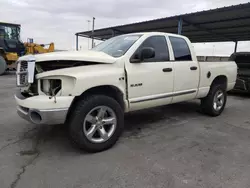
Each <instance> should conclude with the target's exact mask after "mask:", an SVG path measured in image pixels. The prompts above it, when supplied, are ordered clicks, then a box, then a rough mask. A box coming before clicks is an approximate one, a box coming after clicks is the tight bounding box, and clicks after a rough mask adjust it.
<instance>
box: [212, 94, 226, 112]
mask: <svg viewBox="0 0 250 188" xmlns="http://www.w3.org/2000/svg"><path fill="white" fill-rule="evenodd" d="M224 102H225V96H224V93H223V92H222V91H221V90H218V91H217V92H216V93H215V95H214V104H213V107H214V110H216V111H219V110H221V108H222V107H223V105H224Z"/></svg>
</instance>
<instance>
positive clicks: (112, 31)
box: [111, 29, 115, 37]
mask: <svg viewBox="0 0 250 188" xmlns="http://www.w3.org/2000/svg"><path fill="white" fill-rule="evenodd" d="M111 33H112V37H114V36H115V31H114V30H113V29H111Z"/></svg>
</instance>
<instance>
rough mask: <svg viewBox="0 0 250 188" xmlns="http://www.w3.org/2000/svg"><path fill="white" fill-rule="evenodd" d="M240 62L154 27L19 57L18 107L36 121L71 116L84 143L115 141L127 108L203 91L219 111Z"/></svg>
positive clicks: (95, 148)
mask: <svg viewBox="0 0 250 188" xmlns="http://www.w3.org/2000/svg"><path fill="white" fill-rule="evenodd" d="M236 75H237V66H236V64H235V62H233V61H231V62H198V61H197V58H196V55H195V52H194V50H193V46H192V44H191V42H190V41H189V39H188V38H186V37H184V36H180V35H175V34H168V33H160V32H149V33H133V34H126V35H120V36H116V37H114V38H111V39H109V40H106V41H104V42H102V43H101V44H99V45H98V46H96V47H95V48H93V49H92V50H89V51H74V52H54V53H48V54H40V55H35V56H23V57H20V58H19V60H18V61H17V86H18V87H19V89H18V90H17V93H16V95H15V99H16V103H17V112H18V114H19V115H20V116H21V117H22V118H24V119H26V120H28V121H29V122H32V123H35V124H66V125H67V126H68V128H69V135H70V138H71V139H72V141H73V142H74V143H75V144H76V145H77V146H78V147H79V148H81V149H84V150H86V151H89V152H99V151H103V150H105V149H108V148H110V147H112V146H113V145H114V144H115V143H116V141H117V140H118V138H119V137H120V135H121V133H122V131H123V126H124V123H123V122H124V113H126V112H131V111H136V110H141V109H146V108H151V107H156V106H161V105H168V104H172V103H177V102H182V101H187V100H193V99H200V100H201V109H202V111H203V112H204V113H206V114H208V115H211V116H218V115H220V114H221V112H222V111H223V109H224V107H225V104H226V100H227V91H229V90H231V89H233V88H234V85H235V82H236Z"/></svg>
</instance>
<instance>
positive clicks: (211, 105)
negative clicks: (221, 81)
mask: <svg viewBox="0 0 250 188" xmlns="http://www.w3.org/2000/svg"><path fill="white" fill-rule="evenodd" d="M226 102H227V92H226V89H225V86H224V85H213V86H212V87H211V89H210V91H209V93H208V95H207V97H205V98H204V99H202V100H201V108H202V111H203V112H204V113H206V114H208V115H210V116H218V115H220V114H221V113H222V111H223V110H224V108H225V105H226Z"/></svg>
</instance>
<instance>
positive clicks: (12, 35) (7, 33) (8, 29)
mask: <svg viewBox="0 0 250 188" xmlns="http://www.w3.org/2000/svg"><path fill="white" fill-rule="evenodd" d="M0 38H4V39H10V40H19V38H20V28H19V27H17V26H5V25H0Z"/></svg>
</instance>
